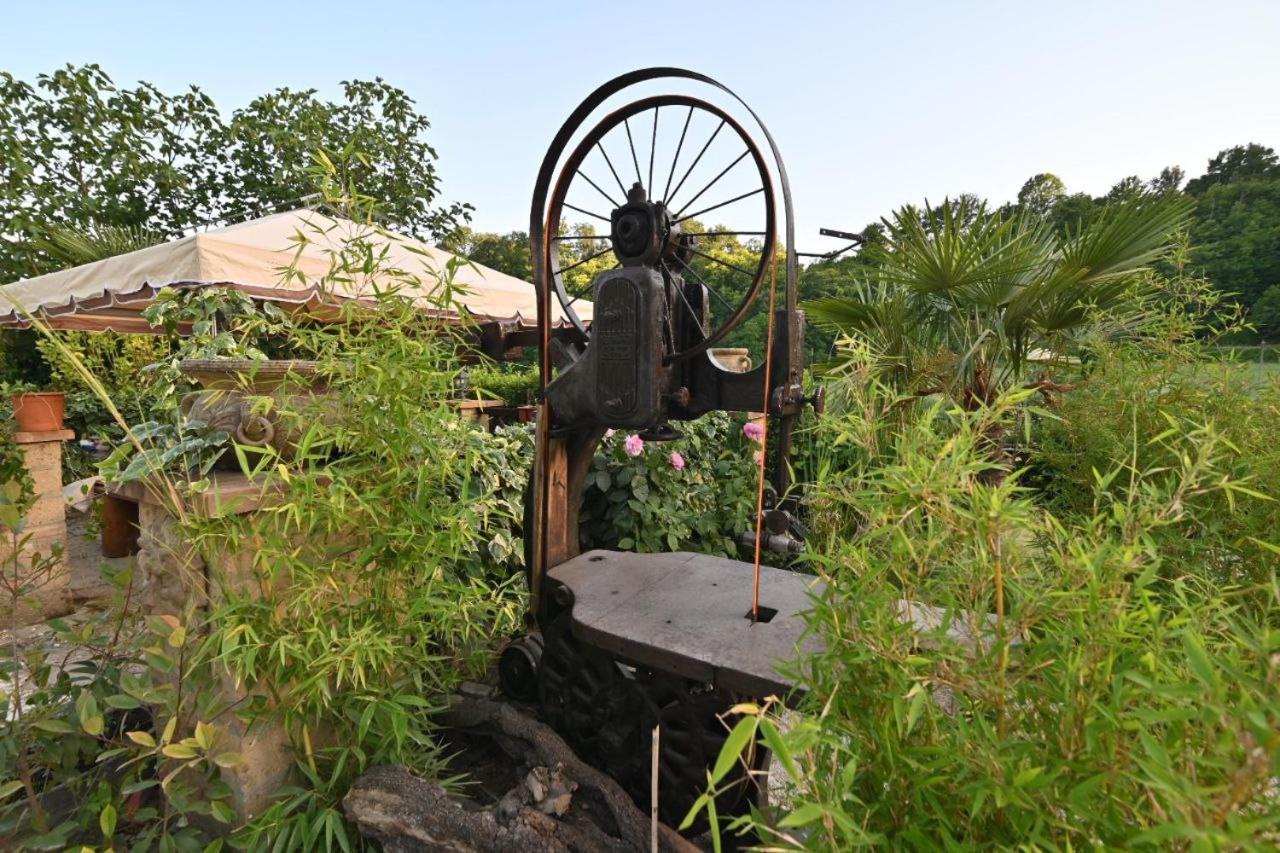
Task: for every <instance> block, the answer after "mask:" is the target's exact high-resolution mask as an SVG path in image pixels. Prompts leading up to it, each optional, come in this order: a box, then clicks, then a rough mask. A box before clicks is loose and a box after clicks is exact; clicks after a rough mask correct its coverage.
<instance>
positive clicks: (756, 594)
mask: <svg viewBox="0 0 1280 853" xmlns="http://www.w3.org/2000/svg"><path fill="white" fill-rule="evenodd" d="M777 293H778V264H777V257H776V256H775V257H773V258H770V259H769V333H768V336H767V338H766V341H765V351H764V405H763V406H761V409H760V410H761V411H762V412H764V427H763V430H762V432H761V433H760V463H759V469H760V474H759V481H758V483H757V485H756V547H755V559H754V561H753V570H754V575H755V577H754V579H753V580H752V585H751V621H752V622H758V621H759V619H760V538H761V534H762V533H763V532H764V530H763V527H764V468H765V455H766V453H767V451H768V449H769V397H770V396H771V393H770V392H771V390H772V384H773V380H772V374H773V320H774V303H775V300H776V298H777Z"/></svg>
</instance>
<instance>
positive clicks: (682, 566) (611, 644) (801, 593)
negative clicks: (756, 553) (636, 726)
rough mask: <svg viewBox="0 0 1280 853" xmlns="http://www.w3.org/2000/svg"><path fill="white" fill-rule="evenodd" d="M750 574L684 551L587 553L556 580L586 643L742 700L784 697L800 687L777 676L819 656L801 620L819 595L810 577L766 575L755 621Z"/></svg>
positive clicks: (559, 570) (743, 567) (561, 569)
mask: <svg viewBox="0 0 1280 853" xmlns="http://www.w3.org/2000/svg"><path fill="white" fill-rule="evenodd" d="M752 573H753V569H752V565H751V564H750V563H745V562H742V561H739V560H730V559H726V558H724V557H712V556H709V555H706V554H691V553H688V552H676V553H670V554H632V553H628V552H620V551H602V550H598V551H588V552H587V553H585V554H581V555H579V556H577V557H574V558H573V559H571V560H568V561H566V562H564V563H561V564H560V565H558V566H556V567H555V568H553V569H551V571H550V572H549V573H548V576H549V577H550V578H551V580H552V581H553V582H554V583H555V584H561V585H563V586H564V587H566V588H567V589H568V590H569V592H571V593H572V599H573V611H572V613H573V625H572V631H573V634H574V636H575V637H577V638H578V639H579V640H580V641H582V642H583V643H586V644H587V645H589V646H591V647H594V648H597V649H600V650H601V651H603V652H606V653H608V654H610V655H612V656H614V657H616V658H617V659H619V660H622V661H625V662H627V663H630V664H633V665H636V666H641V667H646V668H649V669H653V670H657V671H660V672H666V673H670V674H672V675H678V676H682V677H684V678H687V679H689V680H691V681H696V682H701V683H704V684H709V685H713V686H714V687H717V688H720V689H723V690H726V691H729V692H731V693H734V694H738V695H744V696H760V697H764V696H771V695H775V696H779V697H785V696H786V695H787V694H789V693H791V692H792V691H793V690H794V684H793V683H792V681H791V680H790V678H788V677H787V675H786V674H785V673H783V672H780V671H779V667H780V666H782V665H785V664H786V663H787V662H789V661H791V660H794V659H796V658H797V657H798V656H799V655H800V654H803V653H806V652H813V651H820V650H821V642H820V641H819V640H818V638H816V637H813V636H806V635H805V623H804V619H803V617H802V616H801V615H800V614H801V613H802V612H803V611H805V610H808V609H809V608H810V607H811V605H812V598H813V596H815V595H819V594H821V592H822V590H823V583H822V581H820V580H818V579H817V578H815V577H812V576H811V575H802V574H798V573H796V572H789V571H784V570H782V569H775V568H772V567H769V566H761V567H760V605H761V613H762V617H763V615H764V614H765V613H766V612H767V611H769V610H772V611H776V612H775V613H773V614H772V616H771V618H770V619H769V621H767V622H765V621H759V622H752V621H751V619H750V618H748V611H749V610H750V609H751V583H752Z"/></svg>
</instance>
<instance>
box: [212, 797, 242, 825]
mask: <svg viewBox="0 0 1280 853" xmlns="http://www.w3.org/2000/svg"><path fill="white" fill-rule="evenodd" d="M209 810H210V811H211V812H212V814H213V816H214V818H215V819H216V820H218V821H220V822H221V823H235V820H236V813H235V810H234V809H232V808H231V807H230V806H229V805H227V804H226V803H224V802H222V800H214V801H213V802H211V803H210V804H209Z"/></svg>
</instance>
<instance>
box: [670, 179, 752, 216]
mask: <svg viewBox="0 0 1280 853" xmlns="http://www.w3.org/2000/svg"><path fill="white" fill-rule="evenodd" d="M762 192H764V187H760V188H759V189H756V190H752V191H751V192H749V193H743V194H742V195H737V196H734V197H733V198H731V199H729V200H728V201H722V202H720V203H719V204H713V205H711V206H710V207H704V208H702V210H699V211H696V212H694V213H690V214H689V215H688V216H681V217H680V218H679V219H677V220H675V222H684V221H685V220H686V219H693V218H694V217H695V216H701V215H702V214H704V213H710V212H711V211H713V210H719V209H720V208H722V207H725V206H727V205H730V204H733V203H734V202H735V201H742V200H743V199H744V198H750V197H751V196H753V195H759V194H760V193H762Z"/></svg>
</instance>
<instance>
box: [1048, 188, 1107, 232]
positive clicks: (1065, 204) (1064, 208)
mask: <svg viewBox="0 0 1280 853" xmlns="http://www.w3.org/2000/svg"><path fill="white" fill-rule="evenodd" d="M1097 207H1098V205H1097V202H1095V201H1094V200H1093V197H1092V196H1090V195H1089V194H1088V193H1072V194H1071V195H1068V196H1064V197H1063V198H1061V199H1060V200H1059V201H1058V203H1057V204H1055V205H1054V206H1053V212H1052V214H1051V215H1050V217H1049V221H1050V222H1052V223H1053V230H1054V231H1055V232H1056V233H1058V234H1066V233H1067V232H1069V231H1078V230H1079V229H1081V228H1083V227H1085V226H1087V225H1088V224H1089V220H1091V219H1092V218H1093V214H1094V211H1095V210H1096V209H1097Z"/></svg>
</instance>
